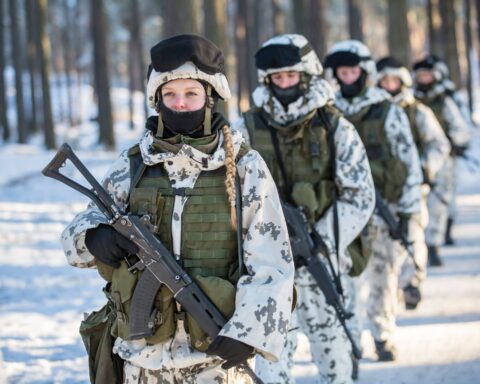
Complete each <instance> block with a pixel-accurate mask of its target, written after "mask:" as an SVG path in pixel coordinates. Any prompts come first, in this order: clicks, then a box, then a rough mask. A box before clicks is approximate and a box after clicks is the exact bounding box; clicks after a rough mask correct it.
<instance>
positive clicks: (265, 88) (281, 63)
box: [235, 34, 374, 384]
mask: <svg viewBox="0 0 480 384" xmlns="http://www.w3.org/2000/svg"><path fill="white" fill-rule="evenodd" d="M255 60H256V66H257V70H258V80H259V85H258V87H257V88H256V89H255V91H254V92H253V95H252V97H253V101H254V103H255V106H254V107H253V108H252V109H250V110H249V111H248V112H246V113H245V114H244V118H243V119H241V120H239V121H238V122H237V123H236V124H235V126H236V127H238V128H239V129H242V130H243V131H244V134H245V136H246V137H248V138H249V140H250V143H251V145H252V147H253V148H255V149H257V150H258V151H259V152H260V154H261V155H262V156H263V157H264V158H265V160H266V161H267V164H268V166H269V169H270V171H271V172H272V175H273V177H274V179H275V181H276V183H277V185H278V186H279V189H280V191H281V194H282V197H283V198H284V199H285V200H286V201H288V202H290V203H292V204H294V205H296V206H298V207H301V208H302V209H303V211H304V212H305V214H306V216H307V218H308V221H309V223H310V225H312V226H313V227H314V228H315V230H316V231H317V232H318V233H319V234H320V235H321V237H322V239H323V241H324V243H325V245H326V248H327V253H328V255H318V257H319V258H320V259H321V260H322V262H325V263H327V258H329V259H330V261H331V263H328V264H329V266H330V272H331V274H332V277H333V278H334V279H335V281H336V288H337V290H338V291H339V292H342V290H343V289H344V287H345V280H346V276H347V275H348V274H349V273H350V272H352V259H351V254H350V253H349V250H350V248H349V249H348V250H347V247H348V246H349V245H350V244H351V243H352V242H353V241H354V240H355V238H356V237H357V236H358V235H359V234H360V232H361V230H362V228H363V227H364V226H365V224H366V223H367V221H368V219H369V217H370V215H371V213H372V211H373V207H374V190H373V182H372V176H371V174H370V167H369V165H368V160H367V156H366V153H365V148H364V146H363V144H362V142H361V140H360V138H359V136H358V134H357V132H356V131H355V128H354V127H353V126H352V125H351V124H350V123H349V122H348V121H347V120H345V119H344V118H343V117H342V116H341V114H340V113H339V111H338V110H336V109H335V108H334V107H333V106H332V104H333V101H334V93H333V90H332V89H331V87H330V86H329V85H328V84H327V82H326V81H325V80H323V79H321V78H320V75H321V74H322V70H323V68H322V65H321V63H320V61H319V60H318V57H317V54H316V53H315V51H314V50H313V49H312V47H311V45H310V44H309V42H308V41H307V39H306V38H305V37H304V36H302V35H298V34H288V35H279V36H275V37H272V38H271V39H269V40H268V41H266V42H265V43H264V44H263V45H262V47H261V48H260V50H259V51H258V52H257V54H256V55H255ZM354 266H355V265H354ZM295 286H296V288H297V290H298V292H299V297H298V306H297V310H296V314H297V317H298V322H299V327H300V330H301V331H302V332H304V333H305V334H306V335H307V337H308V339H309V342H310V350H311V352H312V357H313V361H314V363H315V365H316V366H317V367H318V371H319V375H318V378H317V380H318V381H316V382H319V383H322V384H323V383H337V384H340V383H351V381H352V379H351V375H352V360H351V357H350V354H351V347H350V343H349V341H348V339H347V337H346V336H345V332H344V330H343V329H342V327H341V325H340V322H339V321H338V319H337V317H336V315H335V312H334V311H333V310H332V308H331V307H330V306H328V305H327V304H326V301H325V296H324V294H323V292H322V291H321V290H320V288H319V286H318V285H317V283H316V281H315V279H314V278H313V276H312V275H311V274H310V272H309V271H308V270H307V268H306V267H305V265H301V264H299V265H298V268H297V270H296V272H295ZM346 293H347V295H348V294H349V293H350V292H346ZM292 336H293V337H291V338H290V341H291V342H292V343H289V348H288V349H287V350H286V351H285V352H287V351H288V352H289V353H290V354H289V355H287V353H285V354H284V356H283V358H282V361H281V363H278V364H272V363H270V362H266V361H265V360H264V359H261V358H259V359H257V361H256V370H257V372H258V373H259V375H260V377H261V378H262V379H263V380H265V381H266V382H268V383H292V382H293V378H292V376H291V372H290V369H289V367H290V366H291V363H292V361H291V357H292V355H293V352H294V347H293V345H292V344H295V335H292Z"/></svg>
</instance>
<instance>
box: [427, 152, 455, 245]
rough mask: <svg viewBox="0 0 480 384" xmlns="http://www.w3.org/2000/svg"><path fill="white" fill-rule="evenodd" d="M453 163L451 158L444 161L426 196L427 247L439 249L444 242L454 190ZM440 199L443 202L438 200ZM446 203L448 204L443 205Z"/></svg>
mask: <svg viewBox="0 0 480 384" xmlns="http://www.w3.org/2000/svg"><path fill="white" fill-rule="evenodd" d="M454 176H455V175H454V161H453V158H451V157H450V158H449V159H447V160H445V163H444V165H443V167H442V169H441V170H440V171H439V172H438V175H437V177H436V179H435V181H434V183H435V185H434V188H432V191H431V192H430V193H429V195H428V199H427V207H428V215H429V218H428V225H427V229H426V231H425V240H426V242H427V245H428V246H435V247H439V246H441V245H443V242H444V240H445V230H446V228H447V219H448V212H449V206H450V201H451V200H452V196H453V188H454ZM439 196H441V197H442V199H443V200H444V201H443V202H442V201H441V199H440V198H439ZM445 202H447V203H448V204H445Z"/></svg>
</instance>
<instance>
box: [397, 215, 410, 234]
mask: <svg viewBox="0 0 480 384" xmlns="http://www.w3.org/2000/svg"><path fill="white" fill-rule="evenodd" d="M409 221H410V215H400V222H399V231H400V235H401V236H403V237H404V238H405V239H407V240H408V223H409ZM399 238H400V237H399Z"/></svg>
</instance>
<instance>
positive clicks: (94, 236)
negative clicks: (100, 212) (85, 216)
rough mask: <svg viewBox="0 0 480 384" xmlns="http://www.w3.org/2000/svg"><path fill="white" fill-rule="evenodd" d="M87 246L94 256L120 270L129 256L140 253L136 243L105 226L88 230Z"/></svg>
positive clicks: (101, 225)
mask: <svg viewBox="0 0 480 384" xmlns="http://www.w3.org/2000/svg"><path fill="white" fill-rule="evenodd" d="M85 245H86V246H87V248H88V250H89V251H90V253H91V254H92V255H93V256H95V257H96V258H97V259H98V260H100V261H101V262H102V263H105V264H107V265H109V266H110V267H113V268H118V267H119V266H120V261H122V260H123V259H124V258H125V257H126V256H128V255H129V254H135V253H137V252H138V247H137V246H136V245H135V244H134V243H132V242H131V241H130V240H128V239H127V238H126V237H124V236H122V235H121V234H120V233H118V232H117V231H115V229H113V228H112V227H111V226H109V225H105V224H100V225H99V226H98V227H96V228H91V229H88V230H87V233H86V234H85Z"/></svg>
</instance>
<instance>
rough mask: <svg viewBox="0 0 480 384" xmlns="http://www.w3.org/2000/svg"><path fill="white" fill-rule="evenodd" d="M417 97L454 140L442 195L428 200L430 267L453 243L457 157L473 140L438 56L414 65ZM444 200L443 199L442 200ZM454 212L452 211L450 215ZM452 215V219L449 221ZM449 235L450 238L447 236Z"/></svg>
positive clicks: (439, 184) (442, 174) (440, 183)
mask: <svg viewBox="0 0 480 384" xmlns="http://www.w3.org/2000/svg"><path fill="white" fill-rule="evenodd" d="M413 70H414V81H415V85H414V88H415V97H416V98H417V99H418V100H420V101H421V102H422V103H424V104H426V105H427V106H428V107H430V108H431V109H432V110H433V113H434V114H435V116H436V118H437V120H438V121H439V122H440V125H441V127H442V129H443V131H444V132H445V134H446V136H447V138H448V139H449V141H450V145H451V147H452V151H451V156H450V158H449V159H448V160H447V161H446V162H445V163H444V165H443V167H442V169H441V170H440V171H439V172H438V177H437V179H436V184H435V189H436V190H437V191H438V196H437V195H434V194H430V196H429V198H428V211H429V214H430V220H429V225H428V226H427V231H426V241H427V246H428V259H429V264H430V265H432V266H440V265H442V264H443V262H442V260H441V258H440V255H439V252H438V251H439V247H440V246H441V245H442V244H443V243H444V241H445V237H446V238H447V239H446V240H447V243H449V242H451V236H450V231H451V227H452V224H453V220H454V217H453V215H454V211H455V208H454V207H455V197H454V194H455V184H456V172H455V168H456V157H458V156H462V155H464V153H465V151H466V150H467V147H468V143H469V140H470V132H469V127H468V124H467V123H466V121H465V119H464V118H463V116H462V113H461V111H460V109H459V108H458V106H457V104H456V103H455V101H454V100H453V98H452V96H451V91H450V90H449V87H448V86H446V85H445V78H446V76H447V74H448V68H447V66H446V64H445V63H443V62H442V61H440V60H438V58H437V57H435V56H433V55H429V56H427V57H425V58H424V59H423V60H420V61H417V62H416V63H415V64H414V65H413ZM440 197H442V199H440ZM449 211H450V212H449ZM449 213H450V220H449ZM445 235H446V236H445Z"/></svg>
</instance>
